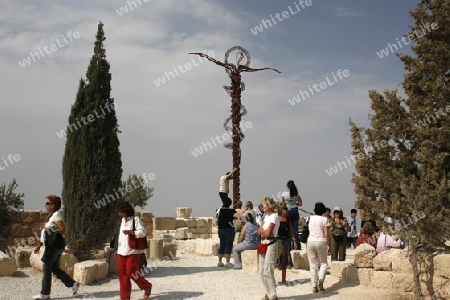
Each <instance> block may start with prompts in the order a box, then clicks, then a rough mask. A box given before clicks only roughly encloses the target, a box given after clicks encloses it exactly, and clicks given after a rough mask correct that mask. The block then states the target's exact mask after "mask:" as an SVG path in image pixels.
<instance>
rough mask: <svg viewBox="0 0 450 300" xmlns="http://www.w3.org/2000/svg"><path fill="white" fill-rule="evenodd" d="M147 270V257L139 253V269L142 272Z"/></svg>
mask: <svg viewBox="0 0 450 300" xmlns="http://www.w3.org/2000/svg"><path fill="white" fill-rule="evenodd" d="M145 268H147V256H145V253H141V254H140V255H139V269H140V270H143V269H145Z"/></svg>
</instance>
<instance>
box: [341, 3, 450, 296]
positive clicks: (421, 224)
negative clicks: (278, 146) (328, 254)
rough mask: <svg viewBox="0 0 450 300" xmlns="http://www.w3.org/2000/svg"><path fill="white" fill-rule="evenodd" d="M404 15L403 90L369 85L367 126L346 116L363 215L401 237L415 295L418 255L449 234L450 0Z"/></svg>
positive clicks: (420, 6) (418, 293) (417, 293)
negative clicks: (408, 46) (409, 21)
mask: <svg viewBox="0 0 450 300" xmlns="http://www.w3.org/2000/svg"><path fill="white" fill-rule="evenodd" d="M410 14H411V16H412V17H413V18H414V19H415V24H414V25H413V26H411V27H410V29H411V32H410V33H409V34H408V35H406V36H405V38H406V41H410V40H412V39H414V42H413V46H412V50H413V51H414V53H415V56H414V57H413V56H409V55H404V54H400V55H399V57H400V59H401V61H402V62H403V63H404V66H405V69H406V70H407V74H406V75H405V78H404V81H403V88H404V90H405V93H406V95H407V97H406V98H405V99H403V98H402V97H399V96H398V95H397V91H385V92H384V93H383V94H380V93H378V92H376V91H370V92H369V97H370V99H371V100H372V103H371V108H372V110H373V111H374V114H372V115H369V120H370V125H369V127H368V128H362V127H361V128H360V127H357V125H356V124H355V123H353V122H352V121H351V120H350V126H351V133H352V134H351V135H352V147H353V155H355V157H356V165H355V167H356V173H355V174H353V179H352V181H353V183H354V184H355V193H356V194H357V201H356V204H357V206H358V207H359V208H360V209H361V210H362V215H363V217H365V218H371V219H374V220H376V221H377V224H378V222H380V223H381V224H382V225H383V226H385V227H386V228H388V229H390V231H394V232H395V233H398V234H400V235H401V236H404V237H405V239H406V240H407V243H408V245H409V261H410V263H411V265H412V269H413V281H414V285H415V287H414V294H415V297H416V298H417V299H422V290H421V287H420V279H421V278H420V275H419V268H420V267H421V264H422V263H423V257H424V255H425V254H426V253H429V252H430V251H431V250H432V249H439V248H443V247H444V243H445V241H446V240H448V239H449V238H450V236H449V234H450V233H449V231H448V228H450V218H449V216H450V202H449V196H450V194H449V192H450V182H449V179H450V115H449V113H450V86H449V83H450V70H449V66H450V19H448V16H449V15H450V0H422V1H421V2H420V3H419V4H418V6H417V8H416V9H415V10H414V11H411V12H410ZM386 216H389V217H391V218H392V219H393V221H394V222H393V224H388V223H386V222H385V221H386V218H383V217H386ZM422 279H423V278H422ZM428 280H432V279H430V278H428ZM431 294H434V293H433V292H432V293H431Z"/></svg>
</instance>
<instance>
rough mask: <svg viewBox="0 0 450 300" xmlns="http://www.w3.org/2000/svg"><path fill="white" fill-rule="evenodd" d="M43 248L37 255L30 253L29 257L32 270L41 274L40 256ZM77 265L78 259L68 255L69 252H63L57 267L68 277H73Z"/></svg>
mask: <svg viewBox="0 0 450 300" xmlns="http://www.w3.org/2000/svg"><path fill="white" fill-rule="evenodd" d="M44 251H45V246H42V247H41V248H40V250H39V253H32V254H31V256H30V265H31V267H32V268H33V269H35V270H38V271H41V272H42V264H43V263H42V261H41V258H42V255H43V254H44ZM76 263H78V259H77V258H76V257H75V255H73V254H72V253H70V251H67V252H66V251H64V252H63V253H62V254H61V259H60V261H59V267H60V268H61V269H62V270H64V272H66V273H67V274H69V275H70V276H73V272H74V265H75V264H76Z"/></svg>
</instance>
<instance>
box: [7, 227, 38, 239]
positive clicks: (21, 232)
mask: <svg viewBox="0 0 450 300" xmlns="http://www.w3.org/2000/svg"><path fill="white" fill-rule="evenodd" d="M11 235H12V236H13V237H16V238H28V237H30V236H32V235H33V233H32V232H31V228H30V227H29V226H27V225H21V224H14V225H12V226H11Z"/></svg>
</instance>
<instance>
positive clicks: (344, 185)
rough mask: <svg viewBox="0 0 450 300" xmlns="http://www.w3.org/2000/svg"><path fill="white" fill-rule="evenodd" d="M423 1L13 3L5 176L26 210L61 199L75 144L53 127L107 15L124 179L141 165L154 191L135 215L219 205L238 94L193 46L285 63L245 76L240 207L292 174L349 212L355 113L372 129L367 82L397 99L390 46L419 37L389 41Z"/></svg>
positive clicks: (7, 24) (5, 53) (2, 56)
mask: <svg viewBox="0 0 450 300" xmlns="http://www.w3.org/2000/svg"><path fill="white" fill-rule="evenodd" d="M418 2H419V1H412V0H407V1H406V0H405V1H388V0H380V1H342V0H340V1H339V0H337V1H318V0H309V1H299V0H297V1H268V0H261V1H245V2H244V1H237V0H230V1H216V0H210V1H207V0H185V1H173V0H158V1H156V0H152V1H148V0H147V1H146V0H135V1H131V0H130V1H119V0H108V1H106V0H99V1H95V2H93V1H85V0H78V1H63V2H61V1H45V2H39V3H36V2H35V1H24V0H19V1H13V0H4V1H2V10H1V11H0V62H1V66H2V68H1V70H0V76H1V80H0V82H1V88H0V97H1V101H0V112H1V118H0V141H1V142H0V143H1V146H0V158H1V159H0V184H2V183H6V184H8V183H9V182H11V181H12V179H13V178H15V179H16V180H17V183H18V184H19V187H18V189H17V190H16V192H21V193H24V194H25V197H24V208H25V209H30V210H43V209H44V206H43V205H44V203H45V196H46V195H48V194H51V193H53V194H59V195H60V194H61V191H62V173H61V172H62V157H63V154H64V147H65V142H66V138H65V137H64V136H61V135H58V134H57V133H60V131H61V130H62V129H65V128H66V126H67V123H68V117H69V113H70V108H71V105H72V104H73V103H74V101H75V97H76V93H77V89H78V84H79V80H80V78H85V75H86V71H87V67H88V65H89V61H90V58H91V56H92V54H93V48H94V41H95V35H96V32H97V25H98V23H99V22H100V21H101V22H103V23H104V27H103V29H104V32H105V36H106V41H105V43H104V44H105V49H106V57H107V60H108V62H109V63H110V65H111V69H110V71H111V74H112V82H111V88H112V90H111V97H113V98H114V101H115V103H116V114H117V118H118V123H119V129H120V130H121V133H120V134H119V139H120V152H121V154H122V165H123V180H125V179H126V178H127V177H128V175H129V174H138V175H143V174H147V175H145V176H148V178H151V179H148V180H147V183H146V185H147V186H149V187H154V193H153V197H152V198H151V199H150V200H149V201H148V205H147V206H146V207H145V208H143V209H140V208H138V210H140V211H150V212H152V213H153V214H154V215H155V216H176V208H177V207H192V209H193V212H192V216H194V217H199V216H212V214H213V213H214V210H215V208H217V207H218V206H220V204H221V202H220V198H219V195H218V189H219V177H220V176H221V175H223V174H224V173H226V172H227V171H230V170H231V169H232V153H231V150H230V149H227V148H225V147H223V144H224V143H225V142H226V141H224V140H223V139H224V138H222V139H220V138H219V139H216V136H219V137H223V135H224V134H225V135H226V134H227V133H228V132H227V131H226V130H225V129H224V128H223V123H224V121H225V119H226V118H227V117H228V116H229V115H230V108H231V99H230V97H229V96H228V94H227V93H226V91H225V90H224V89H223V88H222V86H224V85H230V79H229V77H228V76H227V74H226V73H225V71H224V69H223V68H222V67H220V66H218V65H216V64H214V63H211V62H206V61H205V59H201V58H199V57H198V56H194V55H189V54H188V53H190V52H202V51H205V53H208V54H210V55H211V56H213V57H214V58H215V59H217V60H220V61H223V60H224V55H225V52H226V51H227V50H228V49H229V48H231V47H233V46H241V47H244V48H245V49H246V50H247V51H248V52H249V54H250V56H251V62H250V67H253V68H263V67H272V68H276V69H278V70H279V71H281V73H280V74H278V73H276V72H274V71H270V70H266V71H260V72H254V73H243V74H242V80H243V82H244V83H245V91H243V92H242V96H241V100H242V104H243V105H245V107H246V108H247V115H245V116H243V118H242V120H243V121H244V123H242V125H243V127H244V128H243V129H244V130H243V132H244V134H245V139H244V140H243V141H242V143H241V151H242V161H241V165H240V167H241V190H240V191H241V200H242V201H243V202H244V203H245V202H246V201H247V200H251V201H252V202H253V203H254V204H258V203H259V202H260V201H261V198H263V197H264V196H276V195H278V194H279V193H281V192H283V191H284V190H285V189H286V183H287V181H288V180H294V182H295V183H296V185H297V187H298V189H299V192H300V195H301V197H302V198H303V208H304V209H305V210H307V211H310V212H312V209H313V207H314V203H315V202H317V201H322V202H324V203H325V204H326V205H327V206H329V207H331V208H332V209H333V208H334V207H335V206H340V207H342V208H343V210H344V215H349V214H350V209H351V208H353V207H354V205H355V204H354V203H355V200H356V195H355V193H354V191H353V190H354V185H353V184H352V183H351V177H352V173H353V172H354V171H355V169H354V162H353V160H352V159H351V157H350V156H351V151H352V149H351V145H350V142H351V138H350V131H349V129H350V127H349V123H348V122H349V118H351V119H352V120H353V121H355V122H356V123H357V124H358V125H359V126H367V125H368V115H369V114H370V113H371V110H370V99H369V97H368V92H369V91H370V90H377V91H379V92H383V91H384V90H386V89H398V90H399V93H400V94H402V93H403V91H402V88H401V86H400V84H401V82H402V80H403V76H404V74H405V71H404V69H403V64H402V63H401V62H400V60H399V58H398V57H397V56H395V54H396V53H400V52H402V53H408V54H411V53H412V52H411V50H410V46H411V45H408V46H402V47H397V48H398V49H395V47H394V46H392V45H393V44H396V42H397V40H396V39H398V40H400V39H401V38H402V37H403V36H404V35H405V34H407V33H408V32H409V26H412V25H413V23H414V22H413V21H414V20H413V19H412V18H411V17H410V15H409V11H410V10H413V9H414V8H415V7H416V6H417V4H418ZM388 44H391V45H390V48H389V47H388ZM382 49H384V52H381V50H382ZM229 62H231V63H236V60H235V52H233V53H232V54H231V55H230V57H229ZM179 65H181V66H182V67H181V68H179ZM183 66H184V68H183ZM163 81H164V82H163ZM93 122H95V117H94V120H93ZM207 143H209V144H210V146H209V145H207ZM203 147H206V149H205V148H203ZM200 152H202V153H200ZM338 162H340V163H338ZM231 190H232V182H230V196H232V191H231ZM63 202H64V199H63ZM302 215H305V214H304V213H302Z"/></svg>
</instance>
